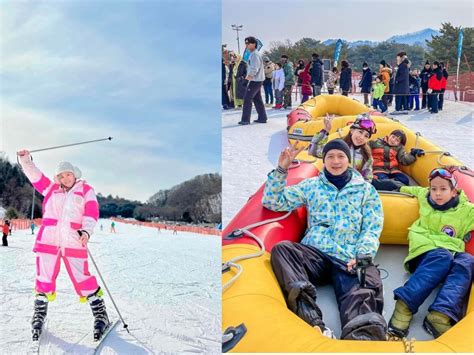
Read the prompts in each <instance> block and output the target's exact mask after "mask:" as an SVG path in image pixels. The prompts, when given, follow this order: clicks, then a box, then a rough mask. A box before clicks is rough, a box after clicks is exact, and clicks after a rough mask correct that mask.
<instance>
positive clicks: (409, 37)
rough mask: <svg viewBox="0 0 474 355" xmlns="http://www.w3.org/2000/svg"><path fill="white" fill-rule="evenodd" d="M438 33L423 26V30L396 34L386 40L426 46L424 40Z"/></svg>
mask: <svg viewBox="0 0 474 355" xmlns="http://www.w3.org/2000/svg"><path fill="white" fill-rule="evenodd" d="M439 34H440V33H439V32H438V31H436V30H433V29H432V28H425V29H424V30H421V31H418V32H412V33H406V34H404V35H397V36H392V37H390V38H389V39H387V42H395V43H404V44H411V45H415V44H417V45H419V46H423V47H425V46H426V41H425V40H431V37H432V36H437V35H439Z"/></svg>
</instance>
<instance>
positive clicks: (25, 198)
mask: <svg viewBox="0 0 474 355" xmlns="http://www.w3.org/2000/svg"><path fill="white" fill-rule="evenodd" d="M221 185H222V177H221V175H219V174H204V175H198V176H196V177H194V178H193V179H191V180H188V181H185V182H183V183H181V184H179V185H177V186H174V187H173V188H171V189H169V190H162V191H159V192H157V193H156V194H155V195H153V196H152V197H151V198H150V199H149V201H148V202H146V203H143V202H140V201H131V200H127V199H124V198H121V197H119V196H115V197H113V196H112V195H108V196H103V195H102V194H101V193H100V192H99V193H97V200H98V202H99V207H100V216H101V217H102V218H109V217H117V216H121V217H123V218H136V219H138V220H141V221H146V220H151V219H160V220H163V221H178V222H179V221H182V222H187V223H198V222H205V223H219V222H220V221H221ZM32 198H33V187H32V186H31V184H30V182H29V181H28V179H27V178H26V176H25V175H24V174H23V172H22V171H21V168H20V167H19V166H18V165H17V164H12V163H10V162H9V161H8V160H7V159H6V157H5V155H4V154H0V206H2V207H3V208H5V209H6V211H5V216H6V217H7V218H30V216H31V205H32ZM42 201H43V196H42V195H41V194H39V193H38V192H36V193H35V207H34V215H33V217H34V218H41V203H42Z"/></svg>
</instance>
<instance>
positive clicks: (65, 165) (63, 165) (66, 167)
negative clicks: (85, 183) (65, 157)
mask: <svg viewBox="0 0 474 355" xmlns="http://www.w3.org/2000/svg"><path fill="white" fill-rule="evenodd" d="M65 172H69V173H73V174H74V176H75V177H76V179H79V178H80V177H81V176H82V173H81V170H79V168H78V167H77V166H73V165H72V164H71V163H69V162H67V161H62V162H60V163H59V164H58V166H57V167H56V172H55V176H58V175H59V174H61V173H65Z"/></svg>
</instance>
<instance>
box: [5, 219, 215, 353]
mask: <svg viewBox="0 0 474 355" xmlns="http://www.w3.org/2000/svg"><path fill="white" fill-rule="evenodd" d="M101 224H102V225H103V231H102V232H101V231H100V225H101ZM115 228H116V231H117V233H116V234H111V233H109V229H110V221H108V220H100V221H99V223H98V226H97V227H96V233H95V234H94V235H93V236H92V237H91V241H90V243H89V249H90V251H91V254H92V255H93V257H94V259H95V261H96V263H97V264H98V267H99V269H100V272H101V273H102V276H103V277H104V279H105V282H106V283H107V286H108V287H109V289H110V292H111V293H112V296H113V298H114V300H115V302H116V304H117V306H118V308H119V311H120V312H121V314H122V316H123V318H124V319H125V321H126V323H128V325H129V330H130V333H131V334H128V333H127V332H126V331H125V329H123V327H122V325H120V324H119V326H118V327H117V328H116V330H114V331H112V332H111V333H110V335H109V337H107V339H106V340H105V341H104V347H103V350H102V351H101V354H152V353H157V354H158V353H182V352H185V353H220V350H221V344H220V341H221V335H220V334H221V285H220V239H219V237H217V236H207V235H199V234H193V233H185V232H178V234H177V235H173V234H172V232H171V231H166V230H163V229H162V230H161V233H159V232H158V230H157V229H155V228H150V227H141V226H134V225H130V224H123V223H117V225H116V227H115ZM35 233H36V231H35ZM34 238H35V236H33V235H31V231H30V230H25V231H14V232H13V235H12V236H10V237H9V245H10V246H9V247H0V248H1V249H0V252H1V262H0V264H1V265H0V266H1V268H0V279H1V284H0V308H1V314H2V316H1V317H0V334H1V335H0V349H2V350H1V353H2V354H17V353H25V352H26V351H27V350H28V348H29V346H30V344H31V342H30V339H31V330H30V321H31V317H32V314H33V300H34V296H33V286H34V273H35V257H34V253H33V252H32V251H31V250H32V247H33V244H34ZM89 264H90V266H89V269H90V271H91V273H92V274H93V275H95V276H96V277H98V275H97V272H96V271H95V269H94V268H93V265H92V262H89ZM98 281H99V284H100V285H103V284H102V281H100V279H98ZM104 291H105V290H104ZM104 298H105V303H106V307H107V311H108V313H109V318H111V319H112V320H116V319H118V315H117V312H116V311H115V309H114V307H113V305H112V302H111V300H110V297H109V296H108V295H107V294H105V296H104ZM92 327H93V317H92V313H91V310H90V307H89V305H88V304H87V303H85V304H84V303H79V298H78V296H77V295H76V294H75V292H74V288H73V286H72V283H71V281H70V280H69V277H68V275H67V272H66V269H65V267H64V264H62V265H61V271H60V274H59V277H58V279H57V298H56V300H55V301H54V302H50V304H49V309H48V321H47V326H46V329H45V332H44V333H43V336H44V338H43V339H42V341H41V345H40V353H41V354H60V353H61V354H62V353H74V354H91V353H92V352H93V342H92V337H93V335H92Z"/></svg>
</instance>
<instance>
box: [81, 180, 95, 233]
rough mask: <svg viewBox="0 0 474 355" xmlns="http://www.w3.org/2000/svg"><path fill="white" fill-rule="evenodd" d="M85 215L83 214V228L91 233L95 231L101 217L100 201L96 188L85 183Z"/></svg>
mask: <svg viewBox="0 0 474 355" xmlns="http://www.w3.org/2000/svg"><path fill="white" fill-rule="evenodd" d="M84 202H85V204H84V215H83V216H82V229H84V230H85V231H86V232H87V233H89V235H92V233H93V232H94V227H95V225H96V224H97V220H98V219H99V203H98V202H97V197H96V195H95V192H94V189H93V188H92V187H91V186H89V185H87V184H84Z"/></svg>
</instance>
